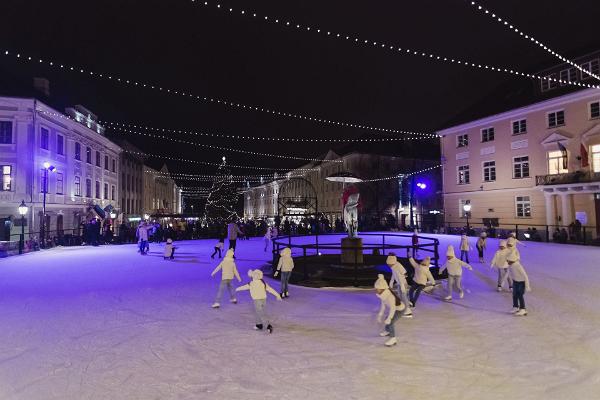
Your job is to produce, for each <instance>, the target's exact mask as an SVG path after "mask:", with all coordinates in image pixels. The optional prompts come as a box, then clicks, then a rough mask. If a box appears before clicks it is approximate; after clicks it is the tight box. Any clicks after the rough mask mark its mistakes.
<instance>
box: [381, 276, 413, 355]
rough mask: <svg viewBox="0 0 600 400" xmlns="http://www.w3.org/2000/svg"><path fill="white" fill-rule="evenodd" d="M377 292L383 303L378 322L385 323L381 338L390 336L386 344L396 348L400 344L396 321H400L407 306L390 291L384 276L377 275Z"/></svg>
mask: <svg viewBox="0 0 600 400" xmlns="http://www.w3.org/2000/svg"><path fill="white" fill-rule="evenodd" d="M375 292H376V294H377V297H378V298H379V300H380V301H381V307H380V308H379V313H377V322H379V323H380V324H381V323H385V326H384V329H383V331H382V332H381V333H380V334H379V336H381V337H386V336H389V337H390V338H389V339H388V340H387V341H386V342H385V345H386V346H388V347H390V346H394V345H395V344H396V343H398V339H397V338H396V330H395V328H394V324H395V323H396V321H398V318H400V315H401V312H402V311H403V310H404V309H405V308H406V307H407V306H406V305H404V304H403V303H402V301H401V300H400V298H399V297H398V296H397V295H396V294H395V293H394V292H393V291H392V290H391V289H390V287H389V286H388V284H387V282H386V281H385V279H384V277H383V275H382V274H379V275H377V280H376V281H375ZM386 308H388V309H389V311H388V315H387V318H386V319H385V321H384V320H383V314H384V312H385V309H386Z"/></svg>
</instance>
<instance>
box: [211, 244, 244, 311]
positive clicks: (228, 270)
mask: <svg viewBox="0 0 600 400" xmlns="http://www.w3.org/2000/svg"><path fill="white" fill-rule="evenodd" d="M219 270H221V283H220V284H219V290H218V291H217V297H216V298H215V302H214V303H213V305H212V308H219V307H220V306H221V304H220V302H221V295H222V294H223V289H224V288H225V287H227V290H228V291H229V301H230V302H231V303H233V304H237V299H236V298H235V291H234V290H233V286H231V281H232V280H233V278H234V277H235V278H237V280H238V282H241V281H242V278H240V274H239V273H238V270H237V267H236V265H235V261H234V260H233V249H229V250H227V253H225V258H224V259H223V261H221V262H220V263H219V265H217V268H215V269H214V271H213V272H212V273H211V274H210V276H211V277H212V276H215V274H216V273H217V272H219Z"/></svg>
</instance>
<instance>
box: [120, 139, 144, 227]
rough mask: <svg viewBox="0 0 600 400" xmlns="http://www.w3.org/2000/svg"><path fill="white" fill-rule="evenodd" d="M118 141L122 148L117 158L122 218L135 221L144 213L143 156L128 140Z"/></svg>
mask: <svg viewBox="0 0 600 400" xmlns="http://www.w3.org/2000/svg"><path fill="white" fill-rule="evenodd" d="M118 143H119V145H120V146H121V147H122V148H123V152H122V153H121V157H120V159H119V163H120V165H121V174H120V177H119V178H120V179H119V180H120V187H121V213H122V220H123V221H125V222H130V220H131V222H135V221H139V219H141V218H142V217H143V215H144V157H143V156H141V154H142V151H141V150H140V149H138V148H137V147H135V146H134V145H133V144H131V143H129V142H128V141H125V140H123V141H119V142H118Z"/></svg>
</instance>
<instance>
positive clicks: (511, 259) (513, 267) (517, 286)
mask: <svg viewBox="0 0 600 400" xmlns="http://www.w3.org/2000/svg"><path fill="white" fill-rule="evenodd" d="M506 261H507V262H508V273H509V275H510V277H511V278H512V280H513V309H512V311H511V312H512V313H513V314H514V315H516V316H518V317H522V316H524V315H527V309H526V308H525V292H526V291H527V292H530V291H531V286H530V285H529V277H528V276H527V272H525V268H524V267H523V265H521V262H520V261H519V258H518V256H517V253H516V252H515V251H514V250H512V251H510V252H509V253H508V255H507V256H506Z"/></svg>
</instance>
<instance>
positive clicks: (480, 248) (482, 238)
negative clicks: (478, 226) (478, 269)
mask: <svg viewBox="0 0 600 400" xmlns="http://www.w3.org/2000/svg"><path fill="white" fill-rule="evenodd" d="M475 247H477V253H478V254H479V262H480V263H482V264H483V263H484V261H483V252H484V251H485V248H486V247H487V233H485V232H481V234H480V235H479V238H478V239H477V243H476V244H475Z"/></svg>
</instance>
